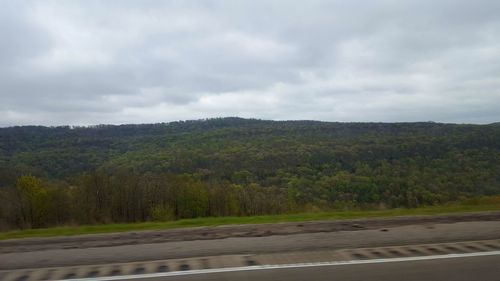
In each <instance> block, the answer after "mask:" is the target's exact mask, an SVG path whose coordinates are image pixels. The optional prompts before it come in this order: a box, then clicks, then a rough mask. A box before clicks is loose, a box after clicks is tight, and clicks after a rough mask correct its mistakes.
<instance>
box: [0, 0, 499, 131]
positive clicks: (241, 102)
mask: <svg viewBox="0 0 500 281" xmlns="http://www.w3.org/2000/svg"><path fill="white" fill-rule="evenodd" d="M499 15H500V1H498V0H491V1H486V0H484V1H483V0H475V1H470V0H464V1H458V0H442V1H439V0H432V1H425V0H414V1H402V0H392V1H389V0H387V1H372V0H366V1H344V0H342V1H314V0H313V1H310V0H308V1H302V0H297V1H292V0H286V1H269V0H262V1H255V0H252V1H235V0H227V1H222V0H221V1H210V0H203V1H189V0H181V1H122V0H117V1H89V0H84V1H14V0H12V1H7V0H0V40H1V41H0V62H1V63H0V116H1V118H0V126H12V125H28V124H41V125H62V124H70V125H77V124H79V125H87V124H103V123H105V124H121V123H151V122H168V121H173V120H184V119H199V118H208V117H223V116H240V117H252V118H262V119H274V120H284V119H314V120H325V121H384V122H392V121H438V122H458V123H490V122H498V121H500V16H499Z"/></svg>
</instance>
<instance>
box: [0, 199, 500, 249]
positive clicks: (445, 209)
mask: <svg viewBox="0 0 500 281" xmlns="http://www.w3.org/2000/svg"><path fill="white" fill-rule="evenodd" d="M481 211H500V196H495V197H486V198H481V199H473V200H469V201H467V202H462V203H453V204H447V205H441V206H431V207H422V208H415V209H389V210H368V211H362V210H359V211H329V212H314V213H298V214H288V215H270V216H254V217H210V218H196V219H183V220H178V221H168V222H144V223H129V224H102V225H85V226H63V227H53V228H40V229H30V230H19V231H9V232H0V240H6V239H15V238H29V237H52V236H69V235H80V234H97V233H112V232H124V231H141V230H159V229H171V228H183V227H197V226H217V225H231V224H232V225H234V224H259V223H280V222H301V221H315V220H342V219H357V218H377V217H396V216H412V215H438V214H451V213H467V212H481Z"/></svg>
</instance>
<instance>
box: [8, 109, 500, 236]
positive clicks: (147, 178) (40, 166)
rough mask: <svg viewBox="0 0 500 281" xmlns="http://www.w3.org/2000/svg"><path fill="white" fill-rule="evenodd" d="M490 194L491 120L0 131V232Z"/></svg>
mask: <svg viewBox="0 0 500 281" xmlns="http://www.w3.org/2000/svg"><path fill="white" fill-rule="evenodd" d="M494 194H500V123H495V124H489V125H458V124H440V123H433V122H420V123H334V122H317V121H264V120H255V119H241V118H217V119H207V120H197V121H183V122H172V123H162V124H144V125H120V126H112V125H98V126H89V127H69V126H63V127H42V126H23V127H10V128H0V230H8V229H25V228H38V227H48V226H54V225H64V224H93V223H109V222H136V221H148V220H173V219H180V218H192V217H203V216H229V215H234V216H245V215H259V214H279V213H289V212H300V211H314V210H326V209H349V208H394V207H417V206H422V205H434V204H441V203H445V202H450V201H456V200H461V199H464V198H468V197H473V196H483V195H494Z"/></svg>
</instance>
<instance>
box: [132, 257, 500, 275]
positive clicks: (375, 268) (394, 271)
mask: <svg viewBox="0 0 500 281" xmlns="http://www.w3.org/2000/svg"><path fill="white" fill-rule="evenodd" d="M135 280H142V281H160V280H162V281H170V280H179V281H198V280H205V281H212V280H213V281H224V280H226V281H254V280H259V281H277V280H287V281H295V280H296V281H299V280H308V281H309V280H311V281H312V280H314V281H337V280H339V281H358V280H359V281H361V280H362V281H367V280H370V281H378V280H380V281H402V280H403V281H424V280H425V281H444V280H452V281H499V280H500V255H494V256H481V257H465V258H451V259H435V260H422V261H405V262H387V263H370V264H356V265H340V266H339V265H336V266H318V267H299V268H286V269H263V270H251V271H238V272H225V273H210V274H198V275H186V276H172V277H160V278H147V279H135Z"/></svg>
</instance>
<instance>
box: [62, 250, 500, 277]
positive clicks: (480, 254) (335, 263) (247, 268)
mask: <svg viewBox="0 0 500 281" xmlns="http://www.w3.org/2000/svg"><path fill="white" fill-rule="evenodd" d="M496 255H500V251H489V252H477V253H463V254H447V255H432V256H419V257H402V258H383V259H371V260H350V261H331V262H314V263H294V264H276V265H252V266H240V267H226V268H212V269H194V270H189V271H172V272H158V273H146V274H134V275H121V276H106V277H94V278H78V279H77V278H75V279H61V280H58V281H114V280H131V279H146V278H157V277H171V276H182V275H196V274H210V273H224V272H238V271H250V270H266V269H287V268H301V267H319V266H342V265H356V264H377V263H390V262H406V261H422V260H439V259H453V258H467V257H483V256H496Z"/></svg>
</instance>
